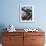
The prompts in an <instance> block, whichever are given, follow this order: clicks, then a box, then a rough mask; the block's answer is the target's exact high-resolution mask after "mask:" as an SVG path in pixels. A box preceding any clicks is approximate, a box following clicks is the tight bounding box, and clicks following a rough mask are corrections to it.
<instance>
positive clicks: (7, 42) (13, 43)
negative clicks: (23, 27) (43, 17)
mask: <svg viewBox="0 0 46 46" xmlns="http://www.w3.org/2000/svg"><path fill="white" fill-rule="evenodd" d="M44 34H45V33H44V32H3V42H2V45H3V46H44V41H45V40H44V39H45V37H44V36H45V35H44Z"/></svg>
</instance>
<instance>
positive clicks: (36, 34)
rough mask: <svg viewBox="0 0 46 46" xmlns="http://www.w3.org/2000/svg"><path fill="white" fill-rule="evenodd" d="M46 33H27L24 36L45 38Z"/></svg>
mask: <svg viewBox="0 0 46 46" xmlns="http://www.w3.org/2000/svg"><path fill="white" fill-rule="evenodd" d="M44 34H45V33H44V32H25V33H24V36H31V35H32V36H44Z"/></svg>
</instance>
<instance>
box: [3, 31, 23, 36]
mask: <svg viewBox="0 0 46 46" xmlns="http://www.w3.org/2000/svg"><path fill="white" fill-rule="evenodd" d="M3 35H5V36H23V32H4V33H3Z"/></svg>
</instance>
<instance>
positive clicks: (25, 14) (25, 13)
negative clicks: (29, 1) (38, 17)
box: [20, 5, 34, 22]
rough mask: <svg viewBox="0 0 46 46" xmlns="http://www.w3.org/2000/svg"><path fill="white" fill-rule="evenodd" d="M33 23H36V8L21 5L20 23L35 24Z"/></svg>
mask: <svg viewBox="0 0 46 46" xmlns="http://www.w3.org/2000/svg"><path fill="white" fill-rule="evenodd" d="M33 21H34V6H33V5H20V22H33Z"/></svg>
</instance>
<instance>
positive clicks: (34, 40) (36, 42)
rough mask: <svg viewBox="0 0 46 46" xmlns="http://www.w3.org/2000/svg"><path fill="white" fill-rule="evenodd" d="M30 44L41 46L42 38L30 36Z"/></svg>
mask: <svg viewBox="0 0 46 46" xmlns="http://www.w3.org/2000/svg"><path fill="white" fill-rule="evenodd" d="M32 43H33V44H43V43H44V36H32Z"/></svg>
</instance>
